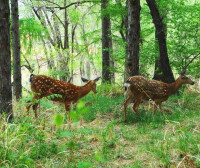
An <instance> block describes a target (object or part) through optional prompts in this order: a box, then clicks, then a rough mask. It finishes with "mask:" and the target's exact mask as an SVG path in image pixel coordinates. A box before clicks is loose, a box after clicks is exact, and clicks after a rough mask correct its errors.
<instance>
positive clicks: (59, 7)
mask: <svg viewBox="0 0 200 168" xmlns="http://www.w3.org/2000/svg"><path fill="white" fill-rule="evenodd" d="M90 2H98V3H100V1H94V0H93V1H77V2H73V3H71V4H69V5H66V6H63V7H61V6H59V5H58V4H57V5H58V6H55V7H50V6H48V7H46V8H48V9H51V8H58V9H60V10H62V9H66V8H69V7H70V6H73V5H81V4H83V3H90Z"/></svg>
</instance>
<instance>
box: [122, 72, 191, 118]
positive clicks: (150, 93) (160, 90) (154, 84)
mask: <svg viewBox="0 0 200 168" xmlns="http://www.w3.org/2000/svg"><path fill="white" fill-rule="evenodd" d="M183 84H190V85H194V82H193V81H192V80H191V79H190V78H189V77H187V76H186V75H184V74H182V75H180V76H179V77H178V79H177V80H176V81H175V82H173V83H171V84H168V83H164V82H161V81H157V80H151V79H148V78H145V77H143V76H132V77H130V78H129V79H128V80H127V81H126V85H125V90H126V92H127V94H128V98H127V99H126V100H125V101H124V120H125V121H126V108H127V106H128V104H130V103H131V102H132V101H133V100H134V101H135V102H134V105H133V110H134V111H135V112H136V114H137V115H139V112H138V107H139V105H140V103H141V102H142V101H143V100H153V101H154V102H155V104H154V109H153V111H154V113H155V111H156V110H157V107H158V105H159V107H160V109H161V103H162V102H163V101H166V100H167V99H168V98H169V96H171V95H172V94H174V93H176V91H177V90H178V89H179V88H180V87H181V86H182V85H183ZM161 112H162V110H161Z"/></svg>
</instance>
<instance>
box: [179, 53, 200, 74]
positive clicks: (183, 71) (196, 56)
mask: <svg viewBox="0 0 200 168" xmlns="http://www.w3.org/2000/svg"><path fill="white" fill-rule="evenodd" d="M199 56H200V52H199V53H198V54H197V55H195V56H194V57H193V58H192V59H191V60H190V61H189V62H188V63H187V64H186V65H185V66H184V67H183V70H182V72H181V74H185V72H186V69H187V67H188V66H189V65H190V64H191V63H192V62H193V61H194V60H195V59H196V58H198V57H199Z"/></svg>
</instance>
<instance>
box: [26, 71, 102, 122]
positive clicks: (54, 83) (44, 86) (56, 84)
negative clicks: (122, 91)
mask: <svg viewBox="0 0 200 168" xmlns="http://www.w3.org/2000/svg"><path fill="white" fill-rule="evenodd" d="M98 79H99V78H96V79H95V80H90V81H88V80H86V79H85V81H88V82H87V84H86V85H84V86H76V85H74V84H71V83H67V82H63V81H60V80H56V79H54V78H51V77H48V76H44V75H36V76H35V75H31V77H30V82H31V90H32V91H33V92H34V93H35V94H34V96H33V99H41V98H43V97H47V96H50V95H54V94H59V95H61V96H62V98H61V97H57V96H54V98H51V100H52V101H56V102H60V103H63V104H64V105H65V109H66V111H67V113H68V117H69V120H70V115H69V110H70V105H71V104H75V103H76V102H77V101H78V100H79V99H80V98H82V97H84V96H86V95H87V94H88V93H89V92H90V91H93V92H94V93H97V91H96V82H97V81H98ZM33 102H34V100H33ZM33 102H32V103H31V104H29V105H28V106H27V107H26V108H27V113H28V112H29V109H30V107H31V106H32V105H33V110H34V112H35V117H36V118H37V106H38V103H35V104H33Z"/></svg>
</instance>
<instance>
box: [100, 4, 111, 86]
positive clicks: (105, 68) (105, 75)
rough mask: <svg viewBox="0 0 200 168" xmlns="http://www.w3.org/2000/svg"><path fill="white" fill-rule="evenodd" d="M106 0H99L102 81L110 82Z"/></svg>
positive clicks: (108, 16)
mask: <svg viewBox="0 0 200 168" xmlns="http://www.w3.org/2000/svg"><path fill="white" fill-rule="evenodd" d="M107 6H108V0H101V10H102V82H103V83H111V72H110V60H111V56H110V48H109V47H110V35H111V34H110V32H111V31H110V27H111V26H110V15H109V13H108V10H107Z"/></svg>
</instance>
